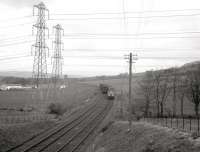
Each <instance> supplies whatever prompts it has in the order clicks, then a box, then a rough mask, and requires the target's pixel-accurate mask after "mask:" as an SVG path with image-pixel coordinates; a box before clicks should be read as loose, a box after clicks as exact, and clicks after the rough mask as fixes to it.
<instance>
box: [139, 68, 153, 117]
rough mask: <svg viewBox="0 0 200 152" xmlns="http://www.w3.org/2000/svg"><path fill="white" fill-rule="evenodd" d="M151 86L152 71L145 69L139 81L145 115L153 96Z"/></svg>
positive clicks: (147, 112)
mask: <svg viewBox="0 0 200 152" xmlns="http://www.w3.org/2000/svg"><path fill="white" fill-rule="evenodd" d="M153 86H154V81H153V71H147V72H146V73H145V75H144V77H143V79H142V80H141V81H140V82H139V88H140V91H141V93H142V95H143V96H144V99H145V107H144V115H145V116H148V114H149V107H150V102H151V100H152V98H153V96H152V93H153V90H152V88H153Z"/></svg>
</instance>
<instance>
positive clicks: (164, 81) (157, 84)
mask: <svg viewBox="0 0 200 152" xmlns="http://www.w3.org/2000/svg"><path fill="white" fill-rule="evenodd" d="M153 90H154V98H155V103H156V108H157V117H159V116H161V117H162V116H163V114H164V104H165V101H166V100H167V97H168V95H169V93H170V87H169V75H168V74H164V73H163V74H162V72H161V71H156V72H154V89H153Z"/></svg>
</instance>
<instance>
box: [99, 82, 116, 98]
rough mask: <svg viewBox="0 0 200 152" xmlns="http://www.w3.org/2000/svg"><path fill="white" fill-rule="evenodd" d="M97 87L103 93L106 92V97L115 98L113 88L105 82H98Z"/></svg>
mask: <svg viewBox="0 0 200 152" xmlns="http://www.w3.org/2000/svg"><path fill="white" fill-rule="evenodd" d="M99 88H100V90H101V92H102V93H103V94H106V96H107V98H108V99H110V100H113V99H115V93H114V89H113V88H112V87H111V86H109V85H107V84H100V85H99Z"/></svg>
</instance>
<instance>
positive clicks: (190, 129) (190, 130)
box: [189, 118, 192, 131]
mask: <svg viewBox="0 0 200 152" xmlns="http://www.w3.org/2000/svg"><path fill="white" fill-rule="evenodd" d="M189 119H190V131H191V130H192V127H191V125H192V122H191V118H189Z"/></svg>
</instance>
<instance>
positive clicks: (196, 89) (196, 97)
mask: <svg viewBox="0 0 200 152" xmlns="http://www.w3.org/2000/svg"><path fill="white" fill-rule="evenodd" d="M187 82H188V88H187V98H188V99H189V101H191V102H192V103H193V104H194V111H195V114H196V116H199V104H200V66H198V68H197V69H196V70H192V71H189V72H187Z"/></svg>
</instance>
